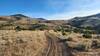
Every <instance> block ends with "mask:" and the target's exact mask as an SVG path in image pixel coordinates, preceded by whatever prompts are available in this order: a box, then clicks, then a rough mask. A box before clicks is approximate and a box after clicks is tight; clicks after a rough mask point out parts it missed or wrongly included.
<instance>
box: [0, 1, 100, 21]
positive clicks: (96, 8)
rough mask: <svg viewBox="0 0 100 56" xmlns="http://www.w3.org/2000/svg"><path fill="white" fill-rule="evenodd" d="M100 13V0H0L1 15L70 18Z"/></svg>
mask: <svg viewBox="0 0 100 56" xmlns="http://www.w3.org/2000/svg"><path fill="white" fill-rule="evenodd" d="M96 13H100V0H0V15H1V16H2V15H12V14H24V15H27V16H30V17H42V18H46V19H51V20H52V19H59V20H62V19H66V20H67V19H70V18H72V17H75V16H87V15H92V14H96Z"/></svg>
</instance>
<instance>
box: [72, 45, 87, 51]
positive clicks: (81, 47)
mask: <svg viewBox="0 0 100 56" xmlns="http://www.w3.org/2000/svg"><path fill="white" fill-rule="evenodd" d="M85 48H86V46H85V45H83V44H78V45H77V46H76V47H74V48H73V49H75V50H77V51H85Z"/></svg>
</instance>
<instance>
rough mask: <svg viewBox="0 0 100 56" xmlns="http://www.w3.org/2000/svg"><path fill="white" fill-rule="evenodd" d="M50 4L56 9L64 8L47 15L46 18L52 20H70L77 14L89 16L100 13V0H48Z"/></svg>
mask: <svg viewBox="0 0 100 56" xmlns="http://www.w3.org/2000/svg"><path fill="white" fill-rule="evenodd" d="M48 5H49V6H51V7H52V8H53V9H56V10H57V9H61V8H63V9H64V11H62V12H60V13H54V14H52V15H49V16H46V18H48V19H51V20H54V19H55V20H57V19H59V20H63V19H66V20H68V19H70V18H73V17H75V16H88V15H92V14H96V13H100V10H99V9H100V6H99V5H100V0H77V1H76V0H48Z"/></svg>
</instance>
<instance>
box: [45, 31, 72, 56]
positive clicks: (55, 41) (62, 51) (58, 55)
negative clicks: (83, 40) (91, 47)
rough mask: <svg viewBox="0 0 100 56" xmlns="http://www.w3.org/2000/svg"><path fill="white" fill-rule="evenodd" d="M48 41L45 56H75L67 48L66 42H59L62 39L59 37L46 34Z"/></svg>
mask: <svg viewBox="0 0 100 56" xmlns="http://www.w3.org/2000/svg"><path fill="white" fill-rule="evenodd" d="M45 35H46V37H47V41H48V47H46V49H47V51H46V53H45V55H43V56H73V55H72V54H71V50H70V49H69V48H68V47H67V44H66V43H64V42H59V41H60V40H61V39H60V38H58V37H57V36H55V35H53V34H51V33H49V32H48V31H46V32H45Z"/></svg>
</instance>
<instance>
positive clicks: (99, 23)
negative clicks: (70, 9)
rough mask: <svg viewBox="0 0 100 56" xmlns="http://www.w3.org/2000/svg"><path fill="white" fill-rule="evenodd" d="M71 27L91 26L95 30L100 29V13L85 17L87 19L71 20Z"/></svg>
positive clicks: (76, 18)
mask: <svg viewBox="0 0 100 56" xmlns="http://www.w3.org/2000/svg"><path fill="white" fill-rule="evenodd" d="M69 23H70V25H72V26H75V27H87V26H90V27H92V28H94V29H99V28H100V13H98V14H94V15H90V16H85V17H74V18H72V19H71V20H69Z"/></svg>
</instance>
